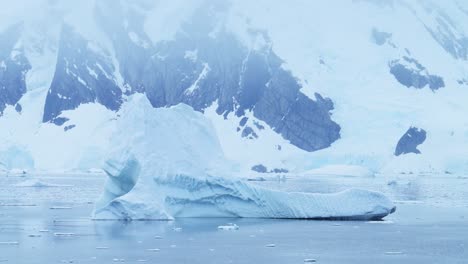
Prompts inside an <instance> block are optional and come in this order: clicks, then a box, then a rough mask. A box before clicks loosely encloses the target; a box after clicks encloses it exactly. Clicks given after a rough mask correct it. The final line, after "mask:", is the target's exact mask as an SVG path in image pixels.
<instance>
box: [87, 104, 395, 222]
mask: <svg viewBox="0 0 468 264" xmlns="http://www.w3.org/2000/svg"><path fill="white" fill-rule="evenodd" d="M120 115H121V116H120V119H119V121H118V124H117V132H116V133H115V135H114V136H113V138H112V139H111V141H112V142H113V145H114V146H115V149H114V150H112V154H111V155H110V158H109V160H108V161H107V162H106V164H105V166H104V170H105V171H106V173H107V174H108V180H107V183H106V185H105V190H104V193H103V195H102V197H101V198H100V200H99V201H98V202H97V203H96V207H95V211H94V219H125V220H150V219H152V220H156V219H158V220H162V219H173V218H177V217H262V218H301V219H359V220H369V219H381V218H383V217H385V216H386V215H388V214H390V213H392V212H394V210H395V206H394V204H393V203H392V202H391V201H390V200H389V199H388V198H387V197H385V196H384V195H382V194H380V193H376V192H371V191H366V190H358V189H351V190H347V191H343V192H340V193H335V194H312V193H299V192H289V193H288V192H281V191H275V190H269V189H265V188H261V187H257V186H255V185H251V184H249V183H246V182H244V181H242V180H240V179H238V178H236V177H233V176H232V175H229V173H230V172H232V171H235V170H236V167H235V166H234V165H233V164H231V163H229V162H228V161H226V160H225V159H224V155H223V152H222V150H221V147H220V145H219V142H218V138H217V135H216V134H215V132H214V129H213V128H212V126H211V124H210V122H209V121H207V120H206V118H205V117H204V116H203V115H202V114H201V113H197V112H195V111H193V110H192V109H191V108H190V107H189V106H186V105H182V104H181V105H177V106H174V107H170V108H159V109H155V108H153V107H152V106H151V105H150V103H149V102H148V100H147V99H146V98H145V97H144V96H140V95H135V96H133V98H131V99H130V101H129V102H128V103H127V104H125V105H124V107H123V108H122V109H121V113H120Z"/></svg>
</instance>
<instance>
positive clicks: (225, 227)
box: [218, 223, 239, 230]
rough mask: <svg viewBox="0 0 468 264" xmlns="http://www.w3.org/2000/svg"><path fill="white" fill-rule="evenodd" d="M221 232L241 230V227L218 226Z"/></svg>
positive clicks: (232, 225)
mask: <svg viewBox="0 0 468 264" xmlns="http://www.w3.org/2000/svg"><path fill="white" fill-rule="evenodd" d="M218 229H219V230H239V226H238V225H236V224H231V223H229V224H227V225H220V226H218Z"/></svg>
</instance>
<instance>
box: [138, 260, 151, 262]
mask: <svg viewBox="0 0 468 264" xmlns="http://www.w3.org/2000/svg"><path fill="white" fill-rule="evenodd" d="M137 262H148V260H146V259H137Z"/></svg>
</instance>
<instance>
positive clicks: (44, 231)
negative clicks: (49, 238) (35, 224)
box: [39, 229, 50, 233]
mask: <svg viewBox="0 0 468 264" xmlns="http://www.w3.org/2000/svg"><path fill="white" fill-rule="evenodd" d="M49 232H50V231H49V230H47V229H41V230H39V233H49Z"/></svg>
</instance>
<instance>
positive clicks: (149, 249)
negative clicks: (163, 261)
mask: <svg viewBox="0 0 468 264" xmlns="http://www.w3.org/2000/svg"><path fill="white" fill-rule="evenodd" d="M146 251H151V252H159V251H160V249H159V248H148V249H147V250H146Z"/></svg>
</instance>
